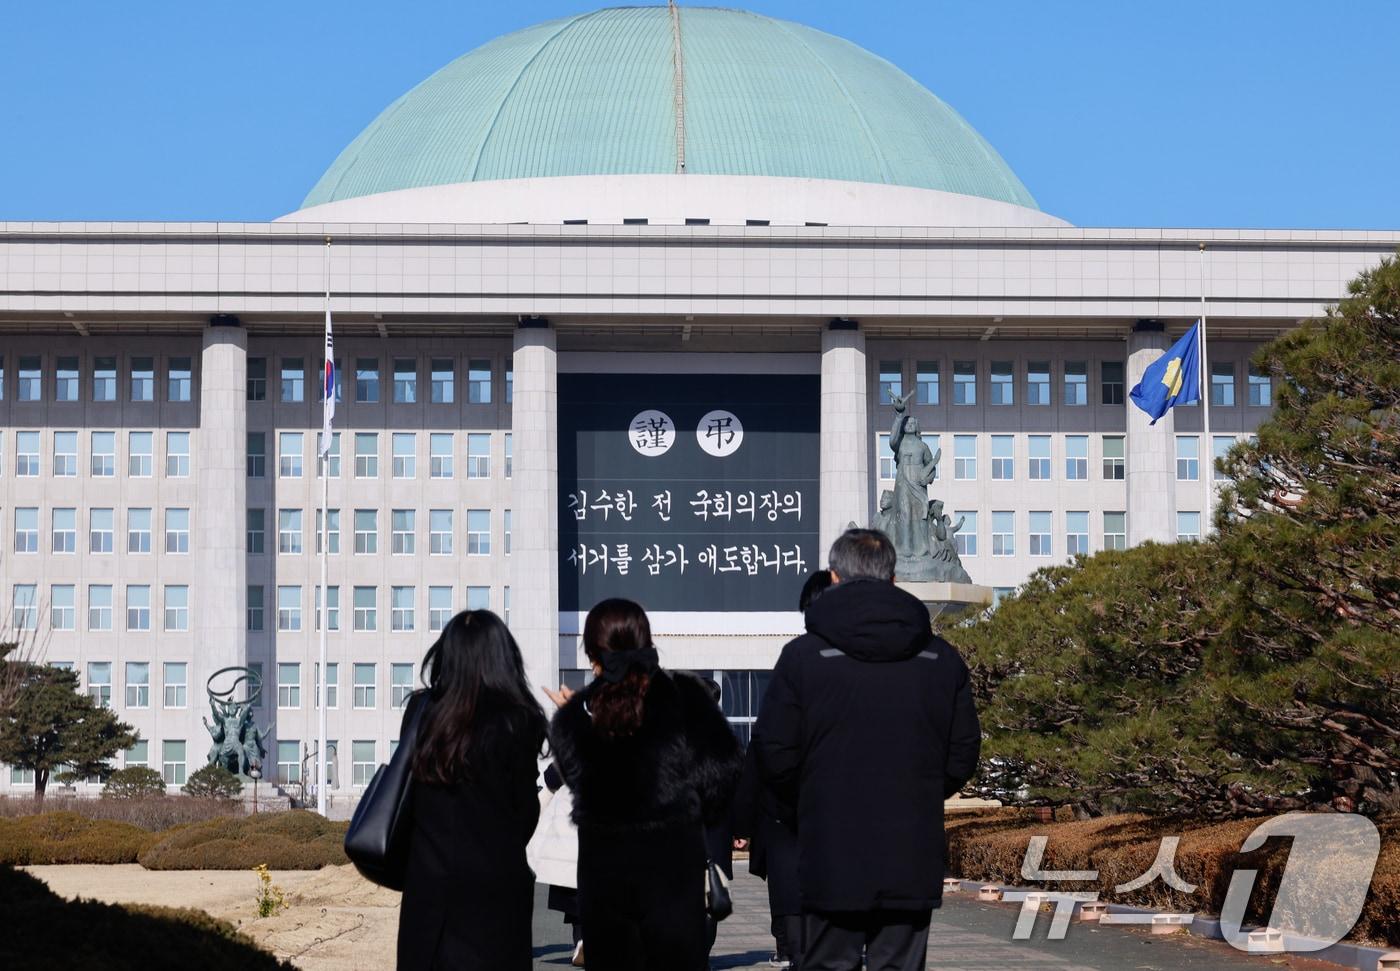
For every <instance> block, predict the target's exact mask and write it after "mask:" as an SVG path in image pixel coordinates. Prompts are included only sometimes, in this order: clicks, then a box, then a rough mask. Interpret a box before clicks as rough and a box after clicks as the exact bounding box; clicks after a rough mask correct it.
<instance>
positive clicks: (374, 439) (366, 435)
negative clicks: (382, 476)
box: [355, 432, 379, 479]
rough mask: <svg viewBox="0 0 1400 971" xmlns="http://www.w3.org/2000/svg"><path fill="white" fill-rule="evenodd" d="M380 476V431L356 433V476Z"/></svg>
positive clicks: (373, 477) (369, 477) (375, 477)
mask: <svg viewBox="0 0 1400 971" xmlns="http://www.w3.org/2000/svg"><path fill="white" fill-rule="evenodd" d="M378 477H379V433H378V432H356V433H355V478H357V479H377V478H378Z"/></svg>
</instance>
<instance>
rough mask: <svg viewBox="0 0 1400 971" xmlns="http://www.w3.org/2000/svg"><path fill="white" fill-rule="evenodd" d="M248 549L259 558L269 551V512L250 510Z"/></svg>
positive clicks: (248, 517)
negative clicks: (267, 543) (267, 542)
mask: <svg viewBox="0 0 1400 971" xmlns="http://www.w3.org/2000/svg"><path fill="white" fill-rule="evenodd" d="M246 519H247V523H248V529H247V534H246V535H247V549H248V552H249V553H250V554H252V555H254V556H259V555H261V554H262V553H264V552H265V551H266V549H267V546H266V541H267V510H266V509H249V510H248V513H247V516H246Z"/></svg>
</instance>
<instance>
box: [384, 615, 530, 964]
mask: <svg viewBox="0 0 1400 971" xmlns="http://www.w3.org/2000/svg"><path fill="white" fill-rule="evenodd" d="M422 673H423V681H424V683H425V684H426V685H427V688H426V689H424V690H422V691H417V692H415V693H414V694H413V695H412V696H411V697H410V698H409V701H408V705H407V709H406V710H405V712H404V724H405V725H408V724H409V723H410V719H411V718H413V717H414V716H415V714H417V713H418V711H419V709H420V708H421V711H422V714H421V718H420V721H419V725H418V735H417V738H416V743H415V744H416V747H415V750H414V753H413V762H412V766H413V769H412V779H413V781H412V794H411V797H410V798H411V807H412V821H413V830H412V836H411V841H410V848H409V859H408V873H407V876H406V878H405V884H404V892H403V905H402V909H401V911H400V914H399V943H398V965H399V967H400V968H402V969H409V968H414V969H417V968H462V969H468V968H469V969H482V971H529V969H530V967H531V965H532V956H531V954H532V952H531V941H530V918H531V911H532V910H533V908H534V874H532V873H531V872H530V868H529V866H527V865H526V863H525V844H526V843H527V842H529V839H530V834H531V833H533V832H534V830H535V823H536V822H537V821H538V819H539V814H540V803H539V797H538V795H537V789H536V785H535V780H536V778H537V776H538V770H537V765H536V759H537V758H538V756H539V754H540V750H541V748H542V746H543V743H544V739H545V732H546V722H545V717H544V712H543V711H542V710H541V709H540V706H539V703H538V702H537V701H535V698H534V696H533V695H532V694H531V692H530V687H529V683H528V682H527V681H526V680H525V664H524V661H522V660H521V657H520V648H519V647H517V646H516V643H515V638H513V637H511V635H510V631H509V630H507V629H506V625H505V624H504V623H502V621H501V619H500V618H499V617H497V616H496V615H495V614H493V613H491V612H490V611H489V610H466V611H463V612H462V613H459V614H458V615H457V616H455V617H453V618H452V619H451V620H450V621H448V622H447V626H446V627H444V628H443V629H442V634H441V636H439V637H438V639H437V642H436V643H434V644H433V646H432V647H431V648H430V649H429V650H428V654H427V656H426V657H425V658H424V659H423V668H422Z"/></svg>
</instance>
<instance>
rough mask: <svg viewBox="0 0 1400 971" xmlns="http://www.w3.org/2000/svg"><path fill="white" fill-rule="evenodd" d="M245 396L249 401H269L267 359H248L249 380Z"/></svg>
mask: <svg viewBox="0 0 1400 971" xmlns="http://www.w3.org/2000/svg"><path fill="white" fill-rule="evenodd" d="M245 387H246V388H247V393H246V394H245V395H244V397H246V398H247V399H248V400H249V401H266V400H267V358H265V357H250V358H248V380H247V383H246V385H245Z"/></svg>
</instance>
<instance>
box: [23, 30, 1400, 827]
mask: <svg viewBox="0 0 1400 971" xmlns="http://www.w3.org/2000/svg"><path fill="white" fill-rule="evenodd" d="M1047 83H1053V82H1052V81H1051V82H1047ZM385 94H386V100H387V97H388V96H390V95H392V94H393V92H386V93H385ZM1051 150H1055V149H1054V148H1053V147H1052V146H1047V147H1046V151H1051ZM1085 164H1092V160H1086V163H1085ZM306 182H307V185H308V186H309V187H310V191H309V193H308V194H307V196H306V198H305V200H304V202H303V204H302V208H300V209H299V210H298V211H296V212H292V213H289V214H287V215H285V216H283V217H281V218H279V219H276V220H273V221H271V222H263V223H222V222H188V223H144V222H143V223H135V222H133V223H106V222H52V223H38V222H36V223H16V222H9V223H0V424H3V434H0V580H3V597H4V600H5V606H6V608H7V610H6V614H5V616H6V627H7V636H8V638H9V639H11V640H13V639H16V638H18V639H22V640H28V641H29V642H32V643H33V644H34V645H36V649H38V650H40V651H41V652H42V660H43V661H45V662H46V663H50V664H55V665H62V666H66V667H71V668H72V669H74V670H75V671H77V672H78V674H79V677H80V681H81V685H82V688H83V690H84V691H86V692H87V693H88V694H90V695H91V696H92V697H94V698H95V699H97V700H98V701H100V702H101V703H102V704H104V705H109V706H111V707H112V708H113V709H115V710H116V712H117V714H118V715H119V717H120V718H121V719H122V720H123V721H126V722H128V723H130V724H131V725H132V726H134V727H135V728H136V729H137V730H138V731H139V733H140V737H141V741H140V742H139V743H138V744H137V745H136V746H135V747H134V748H133V749H131V750H129V751H127V752H125V753H124V755H123V756H120V757H119V758H118V759H117V765H118V766H121V765H127V766H130V765H145V766H149V767H151V768H153V769H156V770H157V771H160V772H161V773H163V775H164V778H165V781H166V783H167V785H168V786H169V787H171V789H172V791H175V790H178V788H179V786H180V785H181V784H182V783H183V782H184V781H185V780H186V779H187V777H188V775H189V774H191V773H193V772H194V771H195V770H196V769H198V768H199V767H200V766H202V765H204V764H205V763H206V761H207V755H206V753H207V751H208V749H209V747H210V744H211V740H210V734H209V732H208V731H207V730H206V727H205V725H204V724H203V720H204V718H205V717H207V716H208V715H209V702H208V699H207V695H206V686H207V684H208V682H209V679H210V677H211V676H212V675H214V674H215V673H216V672H217V671H219V670H220V669H224V668H229V667H240V666H247V667H251V668H252V669H254V671H256V672H258V673H260V675H261V678H262V683H263V690H262V694H261V698H260V700H259V704H258V706H257V709H256V720H257V723H258V724H259V725H260V726H265V727H269V728H270V733H269V735H268V737H267V750H268V756H267V761H268V762H269V763H272V762H275V763H276V765H275V769H274V767H273V766H272V765H270V764H269V765H268V767H267V769H266V772H265V774H264V776H265V777H264V792H266V791H267V788H268V786H269V784H271V785H275V786H278V787H280V788H281V790H282V792H283V793H284V794H286V795H289V796H291V797H294V798H297V799H307V798H308V791H309V788H310V782H311V781H312V780H314V776H315V772H314V769H313V768H312V766H314V762H313V763H308V760H309V759H314V758H315V757H316V756H315V754H314V752H315V749H316V738H317V720H318V711H317V704H316V697H317V690H318V686H319V684H320V681H321V679H322V677H323V676H324V678H325V681H326V685H327V689H328V699H327V718H328V739H329V744H328V746H327V749H326V750H325V756H326V760H327V763H328V766H329V789H328V793H329V796H330V801H331V804H332V806H333V807H336V809H337V811H341V812H343V811H345V810H346V809H348V807H349V805H350V804H351V802H353V800H354V799H355V798H356V797H357V796H358V794H359V793H360V792H361V791H362V790H363V787H364V785H365V784H366V783H367V782H368V781H369V779H370V777H371V776H372V774H373V772H374V770H375V768H376V767H377V765H378V764H379V763H380V762H382V761H384V760H386V759H387V758H388V756H389V754H390V752H391V751H392V749H393V746H394V745H395V744H396V741H397V737H398V732H399V727H400V720H401V716H402V711H401V707H402V704H403V702H404V699H405V697H406V696H407V694H408V693H409V692H410V691H411V690H413V688H414V687H415V686H417V685H418V684H419V683H420V682H419V672H418V665H419V662H420V661H421V659H422V657H423V654H424V652H425V651H426V649H427V648H428V647H429V645H430V644H431V642H432V640H433V639H434V637H435V635H436V632H437V631H438V630H439V629H440V628H441V627H442V625H443V624H444V623H445V622H446V620H447V619H448V618H449V617H450V616H451V615H452V614H453V613H455V612H457V611H459V610H461V609H464V608H482V607H485V608H490V609H491V610H494V611H496V612H497V613H499V614H501V615H502V616H503V617H504V618H506V620H507V622H508V623H509V625H510V627H511V629H512V630H513V632H514V634H515V636H516V638H517V639H518V641H519V643H520V645H521V648H522V650H523V652H524V654H525V657H526V661H527V665H528V668H529V676H530V679H531V681H532V682H533V683H535V684H539V685H545V684H557V683H559V682H561V681H564V682H567V683H571V684H575V685H577V684H581V683H582V681H583V677H584V669H586V668H587V666H588V665H587V662H586V659H585V658H584V655H583V651H582V647H581V644H580V637H579V631H580V627H581V618H582V616H583V614H584V613H586V611H587V609H588V608H589V606H590V605H591V604H592V603H594V602H596V601H597V600H598V599H600V598H602V597H605V596H625V597H631V598H633V599H636V600H638V601H640V602H641V603H642V604H644V605H645V606H646V607H647V608H648V610H649V612H650V614H651V617H652V624H653V629H654V632H655V636H656V640H657V646H658V648H659V650H660V654H661V659H662V663H663V664H664V665H666V666H668V667H675V668H687V669H692V670H698V671H701V672H704V673H707V674H712V676H713V677H714V678H715V680H716V681H718V682H719V683H720V685H721V688H722V693H723V707H724V710H725V712H726V714H727V715H728V716H729V717H730V719H731V721H732V723H733V724H734V726H735V728H736V730H737V731H738V732H739V733H740V734H741V736H742V737H745V738H746V737H747V733H748V730H749V724H750V723H751V722H752V720H753V717H754V716H755V714H756V710H757V706H758V702H759V699H760V697H761V695H762V691H763V688H764V686H765V684H766V681H767V673H768V671H769V670H770V669H771V667H772V665H773V663H774V661H775V660H776V658H777V655H778V652H779V650H780V649H781V647H782V645H783V644H784V643H785V642H786V641H787V640H788V639H789V638H791V637H792V636H793V635H795V634H796V633H798V632H800V630H801V629H802V617H801V615H800V614H799V613H798V610H797V598H798V592H799V590H800V589H801V586H802V583H803V581H804V580H805V578H806V577H807V575H808V574H809V573H810V572H811V571H813V570H815V569H819V568H821V567H822V566H823V565H824V555H825V554H824V551H825V550H826V549H827V548H828V547H829V545H830V543H831V541H832V540H833V538H834V537H835V536H836V535H838V534H839V532H840V531H841V530H842V529H843V528H844V527H845V526H846V525H847V524H848V523H850V522H852V521H854V522H859V523H862V524H863V523H868V522H871V521H872V519H873V517H874V516H875V514H876V512H877V507H878V504H879V502H880V497H881V494H882V492H884V491H885V490H886V489H891V488H893V483H892V481H890V480H892V479H893V477H894V468H893V464H894V463H893V455H892V453H891V451H890V448H889V441H890V439H889V436H890V430H891V424H892V422H893V420H894V417H895V410H894V407H893V403H894V401H895V399H896V398H899V399H903V398H904V397H905V396H911V397H909V400H908V405H907V408H908V413H909V414H910V415H912V416H913V417H915V418H917V420H918V423H919V428H920V432H921V434H922V435H923V437H924V438H925V440H926V441H927V443H928V444H929V446H930V447H931V449H933V450H935V451H936V452H938V453H939V454H940V455H941V458H940V461H939V464H938V467H937V472H936V476H937V477H936V479H935V481H934V482H933V483H932V485H931V486H930V495H932V496H935V497H937V498H939V499H941V500H943V502H944V508H945V510H946V512H947V514H948V515H949V516H950V517H951V518H952V520H954V521H957V520H959V519H960V520H962V523H963V525H962V527H961V529H960V530H959V531H958V532H957V534H956V542H957V545H958V549H959V551H960V553H961V557H962V562H963V565H964V566H965V567H966V569H967V571H968V573H969V574H970V575H971V577H972V579H973V581H974V582H975V583H977V584H981V585H985V586H987V587H992V588H995V589H996V590H997V591H998V592H1009V591H1012V590H1014V589H1015V588H1016V587H1017V585H1018V584H1020V583H1021V582H1022V581H1023V580H1025V578H1026V577H1027V576H1029V575H1030V574H1031V573H1032V572H1033V571H1035V570H1036V569H1038V568H1040V567H1042V566H1046V565H1051V564H1056V563H1063V562H1066V561H1068V560H1069V559H1070V558H1072V557H1074V556H1076V555H1079V554H1091V553H1094V552H1097V551H1100V550H1105V549H1121V548H1124V547H1126V546H1131V545H1134V544H1137V543H1142V542H1147V541H1153V542H1163V543H1170V542H1175V541H1179V540H1180V541H1185V540H1191V539H1194V538H1198V537H1200V536H1202V535H1203V533H1204V532H1205V531H1207V529H1208V528H1209V522H1210V509H1209V503H1208V500H1207V496H1208V495H1209V493H1210V490H1212V489H1213V488H1215V485H1214V479H1215V476H1216V473H1215V472H1214V462H1213V459H1214V457H1216V456H1219V455H1221V454H1222V453H1223V452H1224V451H1225V450H1226V449H1228V448H1229V447H1230V445H1231V444H1232V443H1234V442H1235V441H1237V440H1238V439H1240V438H1242V437H1245V436H1248V435H1250V434H1251V432H1252V431H1253V430H1254V429H1255V428H1256V427H1257V426H1258V425H1259V424H1260V422H1262V421H1263V420H1265V419H1266V418H1267V417H1268V416H1269V414H1270V408H1271V402H1272V396H1273V393H1274V387H1273V384H1272V378H1271V376H1270V375H1269V374H1267V373H1261V372H1260V371H1258V370H1256V369H1255V368H1253V367H1252V366H1251V364H1250V358H1251V355H1252V353H1253V352H1254V350H1255V349H1256V348H1257V347H1258V346H1259V345H1260V344H1261V343H1262V342H1264V341H1267V340H1269V339H1271V338H1273V337H1275V336H1277V335H1279V334H1281V333H1283V332H1285V331H1287V330H1288V329H1290V328H1292V327H1295V326H1296V325H1297V324H1298V323H1299V322H1300V321H1302V320H1305V319H1307V318H1309V317H1312V316H1315V315H1318V314H1320V313H1322V312H1323V311H1324V308H1325V307H1326V306H1328V305H1329V304H1333V303H1335V302H1336V301H1338V300H1339V299H1340V298H1342V297H1343V296H1344V294H1345V289H1346V285H1347V282H1348V281H1349V280H1350V279H1351V278H1352V277H1354V276H1355V275H1356V274H1357V273H1358V272H1360V271H1362V270H1364V269H1367V268H1369V267H1372V266H1374V265H1376V264H1377V263H1378V262H1379V261H1380V260H1381V259H1382V258H1383V257H1385V256H1387V255H1389V254H1391V253H1393V252H1394V251H1395V249H1396V247H1397V245H1398V244H1400V232H1352V231H1313V230H1307V231H1296V230H1288V229H1278V230H1224V229H1204V230H1197V229H1167V228H1152V227H1145V228H1118V229H1098V228H1095V229H1086V228H1078V227H1076V226H1074V225H1072V224H1071V223H1070V222H1068V221H1066V219H1064V218H1060V217H1059V216H1056V215H1052V214H1049V213H1046V212H1043V211H1041V209H1040V208H1039V207H1038V206H1037V204H1036V201H1035V198H1034V197H1033V196H1032V194H1031V192H1030V191H1029V190H1028V188H1027V187H1026V186H1025V185H1023V184H1022V182H1021V180H1020V179H1018V178H1017V176H1016V174H1015V173H1014V172H1013V171H1012V170H1011V169H1010V167H1009V166H1008V165H1007V163H1006V162H1005V161H1004V160H1003V159H1002V157H1001V156H1000V155H999V154H998V153H997V151H996V149H995V148H994V147H993V146H992V145H990V144H989V143H988V142H987V141H986V140H985V139H983V138H982V137H981V136H980V135H979V134H978V133H977V132H976V131H975V130H974V129H973V128H972V127H971V126H969V124H968V123H967V122H966V121H965V120H964V119H963V118H962V117H960V116H959V115H958V113H957V112H956V111H955V110H954V109H953V107H951V106H949V105H947V104H945V103H944V102H943V101H941V100H939V98H938V97H936V96H935V95H934V94H932V93H930V92H929V91H927V90H926V89H924V88H923V87H921V86H920V85H919V84H918V83H916V82H915V81H914V80H912V79H911V78H910V77H909V76H908V75H906V74H905V73H903V72H902V71H901V70H900V69H899V68H898V67H896V66H894V65H892V64H890V63H888V62H887V61H885V60H883V59H881V58H879V57H877V56H875V55H874V54H871V53H870V52H868V51H866V50H864V49H862V48H860V47H857V46H855V45H854V44H852V43H850V42H848V41H845V40H842V39H841V38H839V37H834V36H832V35H830V34H826V33H823V32H820V31H818V30H814V29H812V28H809V27H805V26H802V25H800V24H795V23H789V22H784V21H779V20H774V19H770V18H767V17H763V16H757V15H754V14H751V13H746V12H743V11H737V10H721V9H709V8H700V7H675V6H670V7H668V6H653V7H632V8H613V9H603V10H596V11H593V12H591V13H584V14H580V15H578V16H573V17H568V18H565V19H561V20H555V21H552V22H549V23H543V24H539V25H536V26H533V27H527V28H525V29H523V30H519V31H517V32H515V33H512V34H508V35H506V36H503V37H500V38H498V39H496V40H493V41H491V42H490V43H487V44H485V45H484V46H482V47H479V48H477V49H476V50H473V51H471V52H469V53H467V54H464V55H463V56H462V57H460V58H458V59H457V60H455V61H453V62H452V63H450V64H448V65H446V66H445V67H443V68H442V69H441V70H440V71H438V72H437V73H436V74H433V75H432V76H431V77H429V78H427V79H426V80H424V81H423V82H422V83H421V84H419V85H418V86H417V87H415V88H413V89H412V90H410V91H408V92H407V93H405V94H403V95H402V96H401V97H399V98H398V99H397V100H396V101H394V102H393V103H392V104H390V105H389V106H388V107H387V108H385V109H384V111H383V112H382V114H380V115H379V116H378V117H377V118H375V119H373V120H372V121H370V123H369V125H368V127H366V128H365V129H364V130H363V131H362V132H361V133H360V134H359V136H358V137H356V138H355V139H354V140H353V141H352V142H351V143H350V144H349V145H348V146H347V147H346V148H345V149H344V151H343V152H341V154H340V155H339V157H338V158H336V159H334V160H332V161H330V166H329V168H327V169H326V170H325V172H324V174H321V175H320V177H319V179H317V178H316V173H314V172H310V173H307V178H306ZM0 215H2V214H0ZM1065 215H1072V214H1065ZM1203 297H1204V301H1203ZM328 307H329V313H330V319H331V320H332V321H333V331H334V350H333V355H334V359H335V364H336V368H335V373H336V380H335V383H334V395H335V397H336V408H335V419H334V431H333V433H332V437H331V440H330V443H329V450H328V455H327V456H326V457H325V458H324V459H323V458H321V449H320V436H321V427H322V400H321V397H322V388H323V381H322V365H323V357H324V353H325V352H324V348H325V346H326V344H325V329H326V321H327V308H328ZM1203 309H1204V313H1205V315H1206V317H1207V321H1208V334H1209V359H1208V368H1207V370H1208V372H1209V373H1208V379H1207V381H1206V382H1204V383H1205V384H1206V385H1208V392H1207V393H1208V394H1209V397H1210V402H1211V408H1210V428H1209V435H1207V434H1206V433H1205V429H1204V427H1203V424H1204V423H1203V420H1202V419H1203V415H1202V414H1201V412H1202V410H1203V409H1202V408H1201V407H1199V406H1196V407H1181V408H1176V409H1173V410H1172V411H1171V412H1169V413H1168V414H1167V415H1166V416H1165V417H1164V418H1162V419H1161V420H1160V421H1158V422H1157V423H1156V424H1155V425H1149V424H1148V417H1147V415H1145V414H1144V413H1143V412H1141V411H1139V410H1138V409H1136V408H1134V407H1132V405H1131V403H1130V402H1129V400H1128V392H1129V391H1130V390H1131V389H1132V388H1133V386H1134V384H1135V383H1136V382H1137V380H1138V378H1139V377H1140V376H1141V374H1142V372H1143V370H1144V369H1145V368H1146V366H1147V365H1148V364H1150V363H1152V362H1153V361H1154V360H1156V359H1157V358H1158V357H1160V356H1161V354H1162V353H1163V351H1164V350H1165V349H1166V348H1167V347H1168V346H1169V345H1170V344H1171V343H1172V342H1173V341H1175V340H1176V339H1177V338H1178V337H1180V336H1181V335H1182V334H1183V333H1184V332H1185V331H1186V330H1187V329H1188V328H1189V327H1190V326H1191V325H1192V324H1193V323H1195V321H1196V320H1197V319H1198V318H1200V317H1201V316H1202V312H1203ZM323 489H324V490H325V492H326V495H327V499H326V500H325V501H324V502H323V500H322V494H323ZM323 525H324V527H325V535H326V544H325V545H326V548H327V549H328V556H327V557H326V580H325V582H324V589H323V583H322V580H321V565H322V558H321V555H320V554H321V549H322V535H323V529H322V527H323ZM323 600H324V603H325V607H326V612H325V613H326V619H327V622H326V628H327V651H328V653H327V657H328V664H327V666H326V669H325V671H324V672H322V671H321V670H320V665H319V664H318V661H317V658H318V656H319V654H318V651H319V639H320V631H319V629H318V626H319V622H320V617H321V607H322V603H323ZM33 785H34V778H33V774H32V773H26V772H25V771H23V770H20V769H11V768H8V767H7V768H5V769H4V770H3V772H0V791H23V790H26V789H31V788H32V787H33ZM76 788H77V789H78V790H79V791H80V792H83V793H95V792H97V791H99V789H100V786H99V785H98V784H96V783H95V782H86V783H81V782H80V783H77V784H76Z"/></svg>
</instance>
